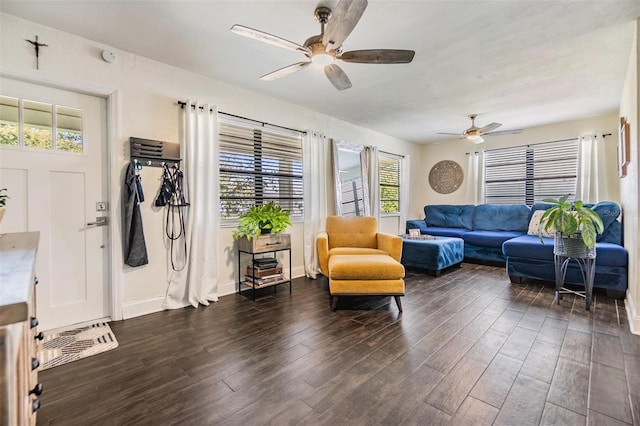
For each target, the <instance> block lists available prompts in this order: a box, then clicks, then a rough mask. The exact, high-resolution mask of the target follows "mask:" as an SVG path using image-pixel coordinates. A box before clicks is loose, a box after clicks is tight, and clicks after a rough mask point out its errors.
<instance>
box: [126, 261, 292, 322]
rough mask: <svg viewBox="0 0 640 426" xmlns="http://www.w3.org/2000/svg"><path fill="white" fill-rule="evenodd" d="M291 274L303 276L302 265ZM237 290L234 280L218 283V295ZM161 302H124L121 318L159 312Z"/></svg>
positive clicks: (161, 298)
mask: <svg viewBox="0 0 640 426" xmlns="http://www.w3.org/2000/svg"><path fill="white" fill-rule="evenodd" d="M291 275H293V278H299V277H303V276H304V275H305V274H304V266H299V267H295V268H293V269H292V270H291ZM237 291H238V283H237V282H236V281H229V282H226V283H221V284H218V297H222V296H227V295H229V294H234V293H237ZM163 302H164V297H156V298H154V299H148V300H139V301H135V302H129V303H126V304H124V305H123V306H122V318H123V319H125V320H126V319H129V318H135V317H139V316H142V315H147V314H152V313H154V312H160V311H162V304H163Z"/></svg>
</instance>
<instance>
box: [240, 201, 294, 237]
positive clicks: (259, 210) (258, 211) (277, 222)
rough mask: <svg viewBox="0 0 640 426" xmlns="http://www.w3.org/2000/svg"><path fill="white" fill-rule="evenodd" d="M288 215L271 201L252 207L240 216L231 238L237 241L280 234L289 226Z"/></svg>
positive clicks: (288, 213) (289, 219) (287, 212)
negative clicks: (243, 238) (263, 235)
mask: <svg viewBox="0 0 640 426" xmlns="http://www.w3.org/2000/svg"><path fill="white" fill-rule="evenodd" d="M290 214H291V213H290V212H289V211H288V210H284V209H283V208H282V207H281V206H279V205H277V204H275V203H274V202H272V201H271V202H268V203H266V204H259V205H256V206H253V207H251V208H250V209H249V210H248V211H247V212H246V213H244V214H242V215H240V222H238V229H237V230H236V231H234V232H233V238H234V239H236V240H237V239H240V238H242V237H246V238H247V240H251V238H253V237H257V236H260V235H262V234H280V233H282V232H284V231H286V229H287V228H288V227H289V226H290V225H291V218H290Z"/></svg>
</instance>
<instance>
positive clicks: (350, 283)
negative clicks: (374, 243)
mask: <svg viewBox="0 0 640 426" xmlns="http://www.w3.org/2000/svg"><path fill="white" fill-rule="evenodd" d="M329 291H330V293H331V297H332V304H331V308H332V309H333V310H335V309H336V305H337V303H338V297H339V296H374V295H375V296H394V298H395V300H396V304H397V305H398V310H399V311H400V312H402V303H401V302H400V296H404V266H402V264H401V263H400V262H398V261H396V260H394V259H393V258H392V257H391V256H388V255H384V254H344V255H334V256H331V257H329Z"/></svg>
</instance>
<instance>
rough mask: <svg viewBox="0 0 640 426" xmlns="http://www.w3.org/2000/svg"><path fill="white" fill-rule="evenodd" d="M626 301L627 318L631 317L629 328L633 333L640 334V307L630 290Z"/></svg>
mask: <svg viewBox="0 0 640 426" xmlns="http://www.w3.org/2000/svg"><path fill="white" fill-rule="evenodd" d="M624 302H625V303H624V306H625V310H626V311H627V318H628V319H629V330H630V331H631V333H633V334H636V335H638V336H640V312H638V309H637V308H638V307H637V306H635V304H634V303H633V299H632V298H631V292H630V291H628V292H627V298H626V299H625V301H624Z"/></svg>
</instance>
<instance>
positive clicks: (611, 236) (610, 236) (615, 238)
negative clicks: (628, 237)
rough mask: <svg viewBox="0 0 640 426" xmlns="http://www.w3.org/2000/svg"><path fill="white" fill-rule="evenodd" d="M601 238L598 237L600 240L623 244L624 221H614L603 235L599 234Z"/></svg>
mask: <svg viewBox="0 0 640 426" xmlns="http://www.w3.org/2000/svg"><path fill="white" fill-rule="evenodd" d="M598 237H599V238H600V239H599V240H598V239H596V241H598V242H603V243H612V244H617V245H619V246H621V245H622V223H620V222H618V221H617V220H616V221H615V222H613V223H612V224H611V225H609V227H608V228H607V229H605V231H604V232H603V233H602V236H600V235H599V236H598Z"/></svg>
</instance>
